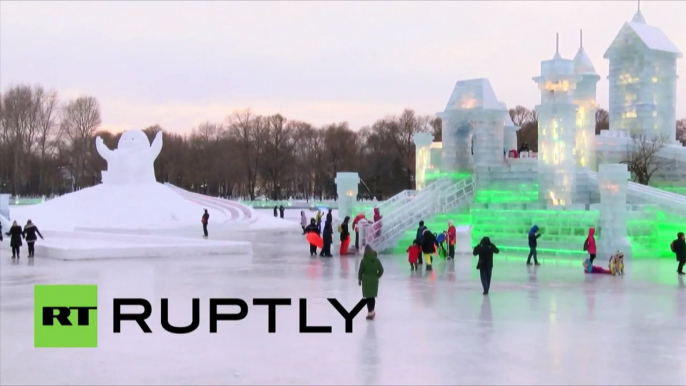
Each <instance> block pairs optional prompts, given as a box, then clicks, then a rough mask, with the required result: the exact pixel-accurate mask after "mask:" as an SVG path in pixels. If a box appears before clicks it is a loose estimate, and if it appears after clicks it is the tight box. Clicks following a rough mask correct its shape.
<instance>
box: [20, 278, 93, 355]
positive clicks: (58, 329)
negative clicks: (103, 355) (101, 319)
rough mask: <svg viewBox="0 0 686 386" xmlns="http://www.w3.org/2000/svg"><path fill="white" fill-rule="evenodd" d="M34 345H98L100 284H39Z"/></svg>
mask: <svg viewBox="0 0 686 386" xmlns="http://www.w3.org/2000/svg"><path fill="white" fill-rule="evenodd" d="M33 291H34V298H33V305H34V306H33V319H34V323H33V324H34V327H33V328H34V335H33V344H34V347H98V286H97V285H35V286H34V287H33Z"/></svg>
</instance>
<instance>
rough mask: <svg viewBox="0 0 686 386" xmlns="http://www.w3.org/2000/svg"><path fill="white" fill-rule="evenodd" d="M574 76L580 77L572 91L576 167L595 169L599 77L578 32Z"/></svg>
mask: <svg viewBox="0 0 686 386" xmlns="http://www.w3.org/2000/svg"><path fill="white" fill-rule="evenodd" d="M574 74H576V75H577V76H578V77H580V80H579V81H578V83H577V84H576V90H575V91H574V104H575V105H576V106H577V109H576V145H575V148H574V150H575V158H576V165H577V166H580V167H588V168H590V169H591V170H595V169H596V161H595V158H596V157H595V113H596V111H597V110H598V103H597V102H596V86H597V83H598V81H599V80H600V76H599V75H598V74H597V73H596V71H595V67H594V66H593V63H592V62H591V59H590V58H589V57H588V55H587V54H586V51H584V42H583V32H581V31H580V32H579V51H577V53H576V56H575V57H574Z"/></svg>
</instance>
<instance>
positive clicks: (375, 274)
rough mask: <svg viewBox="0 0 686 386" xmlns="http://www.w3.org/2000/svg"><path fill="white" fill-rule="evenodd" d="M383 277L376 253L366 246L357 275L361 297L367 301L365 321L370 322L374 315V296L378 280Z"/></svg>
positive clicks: (377, 289) (377, 290) (377, 287)
mask: <svg viewBox="0 0 686 386" xmlns="http://www.w3.org/2000/svg"><path fill="white" fill-rule="evenodd" d="M382 275H383V265H381V261H380V260H379V259H378V257H377V256H376V251H375V250H374V249H372V247H371V246H369V245H367V246H365V248H364V256H363V257H362V261H361V262H360V271H359V273H358V274H357V280H358V284H359V285H361V286H362V297H364V298H365V299H367V311H368V312H367V319H368V320H372V319H374V316H375V315H376V312H374V307H375V306H376V295H377V293H378V292H379V278H380V277H381V276H382Z"/></svg>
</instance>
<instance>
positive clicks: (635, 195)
mask: <svg viewBox="0 0 686 386" xmlns="http://www.w3.org/2000/svg"><path fill="white" fill-rule="evenodd" d="M588 179H589V183H590V184H589V185H590V186H592V187H594V189H595V190H597V189H598V173H596V172H592V171H591V172H588ZM626 196H627V201H629V202H635V203H641V204H654V205H658V206H660V207H661V208H663V209H664V210H666V211H668V212H670V213H673V214H675V215H679V216H682V217H686V196H683V195H680V194H675V193H671V192H667V191H665V190H662V189H657V188H653V187H650V186H645V185H641V184H637V183H635V182H629V183H628V186H627V191H626Z"/></svg>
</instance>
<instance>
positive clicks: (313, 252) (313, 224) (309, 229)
mask: <svg viewBox="0 0 686 386" xmlns="http://www.w3.org/2000/svg"><path fill="white" fill-rule="evenodd" d="M307 233H316V234H317V235H319V227H318V226H317V221H315V219H311V220H310V225H308V226H306V227H305V234H307ZM310 256H317V246H316V245H314V244H312V243H310Z"/></svg>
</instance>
